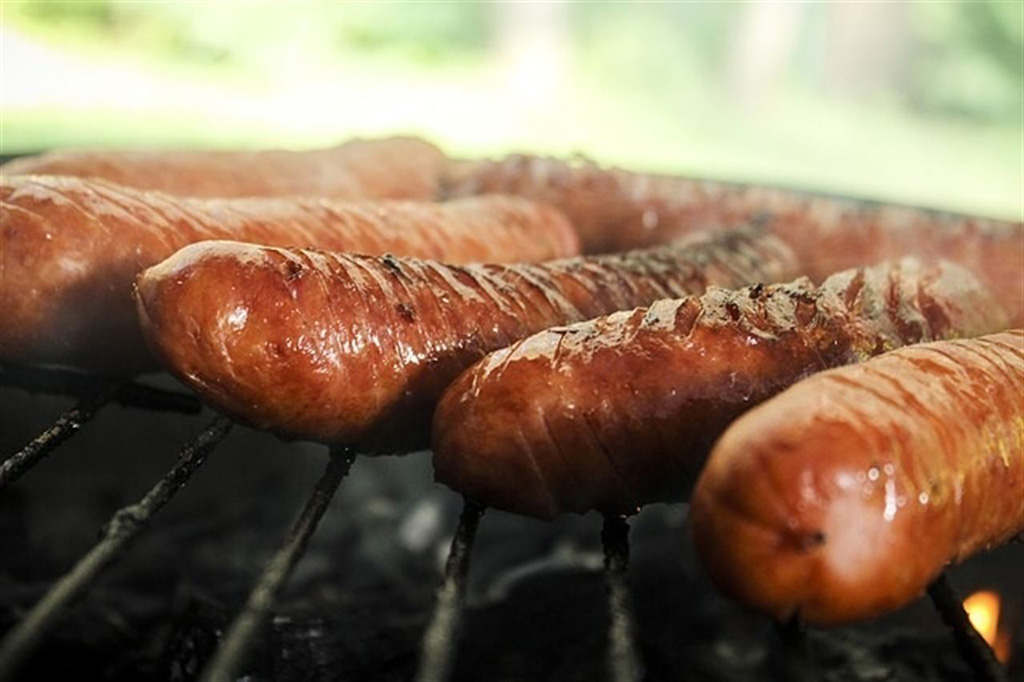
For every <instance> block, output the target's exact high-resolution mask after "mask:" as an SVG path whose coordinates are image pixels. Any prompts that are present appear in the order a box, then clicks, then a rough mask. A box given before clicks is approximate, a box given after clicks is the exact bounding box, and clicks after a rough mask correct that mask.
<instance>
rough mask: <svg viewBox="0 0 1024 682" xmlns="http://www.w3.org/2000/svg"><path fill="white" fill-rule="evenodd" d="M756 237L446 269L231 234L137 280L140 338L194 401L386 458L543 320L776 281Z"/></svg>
mask: <svg viewBox="0 0 1024 682" xmlns="http://www.w3.org/2000/svg"><path fill="white" fill-rule="evenodd" d="M793 265H794V264H793V262H792V259H791V257H790V255H789V252H788V251H787V250H786V248H785V247H784V246H782V245H781V244H780V243H779V242H778V241H777V240H775V239H774V238H771V237H767V236H764V235H762V234H760V233H759V232H758V231H754V230H743V231H736V232H727V231H721V232H719V233H716V234H715V235H711V236H701V235H694V236H693V237H692V238H691V239H689V240H688V241H685V242H681V243H679V244H675V245H671V246H664V247H660V248H656V249H651V250H648V251H635V252H631V253H626V254H620V255H615V256H603V257H592V258H577V259H568V260H560V261H553V262H550V263H547V264H539V265H471V266H467V267H453V266H447V265H441V264H439V263H436V262H432V261H421V260H413V259H399V258H393V257H384V258H369V257H361V256H354V255H346V254H329V253H320V252H314V251H302V250H297V249H291V250H286V249H272V248H266V247H259V246H250V245H245V244H238V243H233V242H206V243H203V244H197V245H194V246H190V247H187V248H185V249H183V250H182V251H180V252H178V253H177V254H175V255H174V256H173V257H172V258H170V259H168V260H166V261H164V262H163V263H161V264H160V265H157V266H155V267H153V268H150V269H149V270H147V271H146V272H145V273H143V275H142V276H141V277H140V278H139V281H138V301H139V314H140V317H141V320H142V326H143V329H144V332H145V334H146V336H147V338H148V340H149V342H150V345H151V347H152V348H153V350H154V352H155V353H156V355H157V356H158V357H159V358H160V359H161V360H162V361H163V363H164V365H165V366H166V367H167V368H168V369H169V370H170V371H171V372H173V373H174V374H176V375H177V376H179V377H180V378H182V380H183V381H185V382H186V383H188V384H189V385H190V386H192V387H193V388H194V389H195V390H196V391H197V392H198V393H199V394H200V396H201V397H203V398H205V399H206V400H207V401H208V402H210V403H211V404H212V405H214V406H215V407H217V408H218V409H221V410H223V411H225V412H227V413H229V414H232V415H234V416H236V417H238V418H240V419H242V420H244V421H247V422H249V423H251V424H254V425H256V426H258V427H262V428H268V429H272V430H275V431H278V432H280V433H283V434H286V435H291V436H295V437H301V438H306V439H311V440H319V441H326V442H345V443H349V444H353V445H357V446H358V447H360V448H361V449H363V450H369V451H375V452H393V451H400V450H407V449H410V448H423V447H426V446H427V445H429V437H428V428H429V425H430V417H431V415H432V413H433V408H434V404H435V402H436V400H437V398H438V396H439V395H440V394H441V391H442V390H443V389H444V388H445V386H446V385H447V384H448V383H449V382H450V381H451V380H452V379H454V378H455V377H456V376H457V375H458V374H459V372H461V371H462V370H463V369H465V368H466V367H467V366H469V365H470V364H472V363H473V362H475V361H476V360H478V359H480V358H481V357H483V355H484V354H485V353H487V352H488V351H491V350H494V349H496V348H501V347H502V346H506V345H508V344H509V343H512V342H513V341H515V340H516V339H520V338H523V337H525V336H527V335H529V334H531V333H533V332H536V331H538V330H540V329H544V328H547V327H550V326H552V325H555V324H563V323H567V322H575V321H578V320H583V319H587V318H591V317H595V316H597V315H601V314H604V313H607V312H609V311H612V310H619V309H623V308H631V307H633V306H636V305H638V304H642V303H649V302H651V301H654V300H656V299H659V298H665V297H666V296H682V295H685V294H688V293H693V292H699V291H703V290H704V289H705V287H707V286H708V285H709V284H724V285H727V286H738V285H741V284H744V283H749V282H754V281H772V280H776V279H779V278H780V277H788V276H790V275H791V273H792V271H793Z"/></svg>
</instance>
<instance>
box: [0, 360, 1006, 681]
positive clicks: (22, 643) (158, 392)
mask: <svg viewBox="0 0 1024 682" xmlns="http://www.w3.org/2000/svg"><path fill="white" fill-rule="evenodd" d="M0 384H3V385H9V386H15V387H18V388H23V389H26V390H29V391H31V392H41V393H51V394H58V395H72V396H76V397H79V403H78V404H77V405H76V406H75V407H74V408H72V409H71V410H69V411H68V412H66V413H64V414H63V415H61V416H60V417H59V418H58V419H57V420H56V422H55V423H54V425H53V426H51V427H50V428H48V429H47V430H46V431H44V432H43V433H42V434H40V435H39V436H37V437H36V438H35V439H33V441H32V442H31V443H30V444H29V445H28V446H26V447H25V448H23V449H22V450H21V451H19V452H18V453H16V454H15V455H13V456H11V457H10V458H8V459H7V460H6V461H4V463H3V464H2V465H0V491H2V490H3V489H4V488H5V487H6V486H7V485H9V484H10V483H12V482H14V481H15V480H17V478H19V477H20V476H21V475H22V474H23V473H24V472H25V471H27V470H29V469H30V468H31V467H32V466H33V465H35V464H36V463H38V462H39V461H41V460H42V459H43V458H45V457H46V455H47V454H49V453H50V452H52V451H53V450H54V449H55V448H56V447H57V446H59V445H60V444H61V443H62V442H64V441H65V440H67V439H68V438H70V437H71V436H72V435H74V433H76V432H77V431H78V430H79V428H80V427H81V426H82V425H83V424H84V423H86V422H88V421H89V419H91V418H92V417H93V416H94V415H95V413H96V412H97V411H98V410H99V409H100V408H102V407H103V406H104V405H106V404H108V403H109V402H117V403H119V404H122V405H124V406H128V407H136V408H140V409H149V410H165V411H170V412H179V413H186V414H190V413H196V412H199V411H200V410H201V405H200V403H199V402H198V400H196V399H195V397H194V396H191V395H188V394H184V393H177V392H173V391H165V390H163V389H158V388H154V387H150V386H146V385H144V384H138V383H135V382H125V383H121V384H110V383H104V382H102V381H101V380H100V379H98V378H96V377H91V376H89V375H85V374H82V373H78V372H70V371H66V370H51V369H36V368H11V367H0ZM231 426H232V423H231V421H230V420H229V419H227V418H226V417H217V418H216V419H215V420H214V421H213V422H212V423H210V424H209V425H208V426H207V427H206V428H205V429H204V430H203V431H202V432H201V433H200V434H199V436H197V437H196V438H195V439H194V440H193V441H191V442H190V443H188V444H186V445H185V446H184V447H183V448H182V450H181V453H180V454H179V458H178V462H177V463H176V464H175V465H174V467H173V468H172V469H171V470H170V471H168V472H167V473H166V474H165V475H164V476H163V477H162V478H161V479H160V480H159V481H158V482H157V483H156V484H155V485H154V486H153V488H151V489H150V490H149V492H148V493H146V495H145V496H144V497H143V498H142V499H141V500H140V501H139V502H137V503H135V504H133V505H129V506H127V507H124V508H122V509H120V510H119V511H117V512H116V513H115V514H114V516H113V517H112V518H111V520H110V522H109V523H108V524H107V525H106V526H105V528H104V529H103V535H102V537H101V539H100V541H99V542H98V543H97V544H96V545H95V546H94V547H93V548H92V549H91V550H89V552H87V553H86V554H85V555H84V556H82V558H81V559H79V561H78V563H76V564H75V566H74V567H73V568H72V569H71V570H70V571H68V572H67V573H66V574H65V575H64V576H63V577H62V578H60V579H59V580H57V582H56V583H54V585H53V586H52V587H51V588H50V590H49V591H48V592H47V594H46V595H45V596H44V597H43V598H42V599H41V600H40V601H39V602H38V603H37V604H36V605H35V606H34V607H33V608H32V609H31V610H30V611H29V613H28V614H27V615H26V616H25V617H24V618H23V619H22V620H21V622H20V623H18V624H17V625H15V626H13V627H12V628H11V629H10V630H9V631H8V632H7V633H6V635H5V637H4V639H3V640H2V641H0V682H6V681H7V680H11V679H13V678H14V675H15V674H16V673H17V671H18V669H19V668H20V667H21V666H22V664H24V663H25V661H26V660H27V658H28V657H29V656H30V655H31V653H32V652H33V651H34V649H35V648H36V647H37V646H38V645H39V644H40V643H41V642H42V640H43V639H44V638H45V637H46V635H47V633H48V632H49V631H50V630H51V629H52V627H53V626H54V625H55V624H56V623H57V622H58V621H59V620H60V617H61V616H62V615H63V614H64V613H65V612H66V611H67V609H68V608H70V607H71V606H72V605H73V604H74V603H75V602H76V601H77V600H79V599H81V598H82V597H83V596H84V594H85V592H86V591H87V590H88V589H89V588H90V587H91V586H92V585H93V583H94V582H95V581H96V579H97V578H98V576H99V575H100V574H101V573H102V572H103V570H104V569H106V568H107V567H109V566H110V565H111V564H113V563H114V562H115V561H116V560H117V559H118V558H120V557H122V556H123V555H124V554H125V553H126V551H127V549H128V548H129V546H130V544H131V543H132V542H133V541H134V540H135V539H136V538H137V537H138V535H139V534H141V532H142V531H143V530H144V529H145V528H146V527H147V526H148V522H149V521H150V519H151V518H152V516H153V515H154V514H155V513H156V512H158V511H159V510H160V509H161V508H163V507H164V506H165V505H166V504H167V503H168V502H169V501H170V500H171V498H172V497H173V496H174V495H175V493H177V491H178V490H180V489H181V488H182V487H183V486H184V485H185V484H186V483H187V482H188V480H189V479H190V478H191V476H192V475H193V474H194V473H195V472H196V471H197V470H198V469H199V467H200V466H201V465H202V464H203V462H204V461H205V460H206V458H207V456H208V455H209V453H210V452H211V451H212V450H213V449H214V447H215V446H216V445H217V444H218V443H219V442H221V441H222V440H223V439H224V437H225V436H226V435H227V433H228V432H229V431H230V429H231ZM354 459H355V453H354V452H353V451H352V450H350V449H348V448H338V449H332V451H331V456H330V460H329V462H328V464H327V467H326V469H325V471H324V473H323V475H322V476H321V477H320V479H319V480H318V481H317V483H316V485H315V486H314V488H313V491H312V493H311V495H310V497H309V499H308V500H307V502H306V504H305V506H304V508H303V510H302V512H301V514H300V515H299V518H298V519H297V520H296V522H295V524H294V525H293V526H292V528H291V530H290V532H289V534H288V536H287V537H286V539H285V542H284V544H283V545H282V546H281V548H280V549H279V551H278V552H277V554H276V555H275V556H274V558H273V559H272V560H271V561H270V563H268V565H267V566H266V568H265V569H264V570H263V572H262V573H261V575H260V576H259V578H258V579H257V581H256V583H255V585H254V587H253V589H252V591H251V593H250V596H249V599H248V601H247V602H246V605H245V606H244V607H243V609H242V611H241V612H240V613H239V614H238V616H237V617H236V618H235V620H234V622H233V623H232V625H231V627H230V629H229V630H228V632H227V634H226V635H225V637H224V639H223V641H222V643H221V646H220V647H219V648H218V650H217V651H216V653H215V655H214V657H213V659H212V660H211V661H210V664H209V665H208V666H207V667H206V669H205V670H204V671H203V675H202V679H203V680H206V681H210V682H213V681H216V682H220V681H222V680H231V679H234V678H236V677H237V675H238V673H239V672H240V671H241V668H242V666H243V665H244V663H245V658H246V655H247V653H248V652H249V650H250V648H251V646H252V644H253V642H254V640H255V638H256V636H257V635H258V633H259V631H260V627H261V626H262V624H263V623H264V621H265V619H266V617H267V615H268V614H269V612H270V609H271V608H272V607H273V605H274V603H275V601H276V599H277V596H278V594H279V593H280V591H281V589H282V588H283V586H284V585H285V584H286V582H287V580H288V578H289V576H290V575H291V572H292V570H293V569H294V567H295V566H296V564H297V562H298V561H299V560H300V559H301V557H302V555H303V554H304V552H305V550H306V547H307V545H308V541H309V539H310V537H311V536H312V534H313V532H314V531H315V530H316V527H317V525H318V523H319V521H320V519H321V518H322V517H323V514H324V513H325V512H326V510H327V507H328V505H329V504H330V502H331V500H332V499H333V497H334V494H335V492H336V491H337V489H338V487H339V486H340V484H341V482H342V480H343V479H344V478H345V476H346V475H347V474H348V472H349V471H350V469H351V466H352V463H353V461H354ZM483 513H484V507H483V506H481V505H479V504H478V503H475V502H472V501H469V500H466V501H465V503H464V505H463V510H462V513H461V515H460V518H459V524H458V527H457V529H456V532H455V535H454V536H453V538H452V544H451V548H450V551H449V554H448V559H447V561H446V565H445V571H444V576H443V579H442V583H441V585H440V587H439V589H438V594H437V601H436V604H435V608H434V611H433V613H432V615H431V619H430V623H429V625H428V627H427V628H426V630H425V632H424V635H423V637H422V639H421V656H420V661H419V665H418V668H417V672H416V680H418V682H445V681H446V680H449V679H450V678H451V675H452V671H453V666H454V661H455V653H456V648H457V644H458V634H459V628H460V626H461V621H462V612H463V609H464V599H465V590H466V579H467V574H468V571H469V565H470V554H471V552H472V547H473V542H474V539H475V536H476V531H477V527H478V525H479V522H480V519H481V517H482V515H483ZM628 535H629V526H628V524H627V522H626V519H625V518H623V517H620V516H605V518H604V525H603V528H602V532H601V539H602V544H603V548H604V554H605V557H604V579H605V584H606V586H607V593H608V614H609V631H608V650H607V670H608V678H609V680H611V681H612V682H638V681H639V680H641V679H643V677H644V666H643V664H642V661H641V657H640V655H639V651H638V647H637V644H636V627H635V618H634V614H633V609H632V603H631V599H630V592H629V588H628V585H627V580H626V576H627V573H628V568H629V537H628ZM928 594H929V596H930V597H931V599H932V601H933V603H934V604H935V607H936V609H937V610H938V611H939V614H940V615H941V617H942V619H943V621H944V622H945V624H946V626H947V627H948V629H949V630H950V631H951V632H952V634H953V637H954V639H955V640H956V643H957V648H958V650H959V652H960V654H961V656H962V657H963V658H964V659H965V660H966V661H967V663H968V664H969V665H970V666H971V669H972V670H973V671H974V672H975V674H976V676H977V678H978V679H979V680H981V681H982V682H1006V681H1007V679H1008V676H1007V673H1006V670H1005V669H1004V668H1003V666H1002V665H1001V664H1000V663H999V662H998V661H997V660H996V658H995V655H994V653H993V651H992V649H991V647H990V646H989V645H988V643H987V642H985V640H984V639H983V638H982V637H981V635H980V634H979V633H978V631H977V630H976V629H975V628H974V626H973V624H972V623H971V622H970V620H969V618H968V617H967V614H966V612H965V611H964V608H963V606H962V604H961V603H960V601H959V600H958V599H957V597H956V595H955V594H954V593H953V590H952V588H951V587H950V586H949V583H948V581H947V580H946V578H945V575H944V574H943V575H941V576H940V577H939V578H938V579H937V580H936V581H935V582H934V583H933V584H932V585H931V586H930V587H929V589H928ZM778 631H779V635H780V637H781V639H782V641H783V646H784V654H785V657H786V660H785V668H786V670H785V671H784V672H783V675H784V676H787V679H798V680H804V679H807V680H810V679H814V678H815V677H816V669H815V666H814V662H813V660H812V657H811V655H810V650H809V645H808V641H807V637H806V632H805V630H804V629H803V627H802V626H801V625H800V624H799V623H798V622H796V621H791V622H789V623H786V624H783V625H781V626H779V628H778Z"/></svg>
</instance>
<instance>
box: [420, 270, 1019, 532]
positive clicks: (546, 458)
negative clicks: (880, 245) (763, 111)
mask: <svg viewBox="0 0 1024 682" xmlns="http://www.w3.org/2000/svg"><path fill="white" fill-rule="evenodd" d="M1005 322H1006V317H1005V315H1003V314H1002V313H1001V311H999V308H998V306H997V305H995V304H994V303H993V301H992V297H991V296H990V295H989V294H988V292H986V291H984V290H983V288H982V287H981V285H980V284H978V283H977V282H976V280H975V279H974V278H973V277H972V276H971V275H970V274H969V273H968V272H967V271H965V270H964V269H963V268H960V267H959V266H956V265H952V264H949V263H945V264H941V265H936V266H930V267H925V266H922V265H921V264H920V263H919V262H917V261H915V260H911V259H907V260H904V261H902V262H896V263H892V264H883V265H879V266H876V267H872V268H867V269H859V270H848V271H845V272H842V273H838V274H836V275H834V276H832V277H830V278H828V279H827V280H826V281H825V282H824V283H823V284H822V285H821V286H820V287H815V286H814V285H812V284H811V283H810V282H809V281H808V280H807V279H799V280H797V281H796V282H793V283H791V284H780V285H770V286H755V287H751V288H747V289H740V290H735V291H730V290H727V289H720V288H717V287H716V288H712V289H710V290H709V291H708V292H707V293H705V294H704V295H703V296H693V297H690V298H686V299H681V300H665V301H658V302H657V303H655V304H654V305H653V306H651V307H649V308H640V309H637V310H633V311H628V312H621V313H616V314H614V315H610V316H608V317H604V318H599V319H597V320H591V321H588V322H583V323H580V324H576V325H572V326H570V327H560V328H555V329H551V330H548V331H544V332H541V333H539V334H537V335H535V336H532V337H530V338H528V339H525V340H523V341H521V342H519V343H517V344H516V345H514V346H511V347H510V348H505V349H503V350H501V351H498V352H496V353H493V354H491V355H490V356H488V357H487V358H485V359H484V360H483V361H481V362H479V363H478V364H476V365H475V366H474V367H472V368H471V369H469V370H468V371H466V372H465V373H464V374H462V376H460V377H459V378H458V379H457V380H456V381H455V382H454V383H453V384H452V385H451V387H449V388H448V390H447V391H446V392H445V394H444V396H443V397H442V399H441V401H440V402H439V404H438V408H437V412H436V413H435V417H434V429H433V441H434V446H433V449H434V469H435V471H436V477H437V479H438V480H439V481H441V482H442V483H445V484H447V485H448V486H450V487H451V488H453V489H455V490H457V491H459V492H461V493H463V494H464V495H466V496H468V497H470V498H473V499H476V500H478V501H480V502H483V503H485V504H488V505H490V506H494V507H497V508H500V509H504V510H507V511H513V512H518V513H521V514H528V515H530V516H538V517H541V518H551V517H554V516H556V515H558V514H563V513H567V512H577V513H585V512H587V511H590V510H591V509H598V510H600V511H603V512H609V513H616V514H628V513H633V512H635V511H636V510H637V508H638V507H639V506H641V505H643V504H647V503H649V502H656V501H671V500H679V499H683V498H684V497H685V496H686V494H687V493H688V492H689V489H690V487H691V486H692V484H693V481H694V479H695V478H696V476H697V474H698V473H699V472H700V468H701V466H702V465H703V463H704V460H705V458H706V457H707V454H708V452H709V451H710V449H711V445H712V443H714V441H715V439H716V438H717V437H718V436H719V435H721V433H722V431H724V430H725V428H726V426H727V425H728V424H729V422H731V421H732V420H733V419H735V418H736V417H737V416H738V415H740V414H741V413H743V412H744V411H746V410H747V409H749V408H751V407H752V406H754V405H756V404H757V403H759V402H761V401H763V400H765V399H766V398H768V397H770V396H772V395H774V394H775V393H778V392H779V391H781V390H782V389H784V388H785V387H787V386H789V385H790V384H792V383H793V382H795V381H797V380H799V379H801V378H802V377H804V376H806V375H808V374H810V373H813V372H816V371H819V370H822V369H827V368H830V367H836V366H839V365H845V364H848V363H851V362H856V361H858V360H863V359H865V358H868V357H870V356H873V355H877V354H878V353H880V352H883V351H885V350H888V349H891V348H895V347H898V346H903V345H906V344H908V343H915V342H918V341H929V340H933V339H940V338H948V337H953V336H963V335H974V334H981V333H985V332H988V331H991V330H993V329H1002V328H1004V325H1005Z"/></svg>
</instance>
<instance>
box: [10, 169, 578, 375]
mask: <svg viewBox="0 0 1024 682" xmlns="http://www.w3.org/2000/svg"><path fill="white" fill-rule="evenodd" d="M0 231H2V242H0V316H2V319H3V324H2V325H0V358H2V359H3V360H4V361H19V362H59V363H65V364H77V365H83V366H86V367H89V368H92V369H99V370H104V371H114V372H132V371H135V370H140V369H146V368H148V367H155V362H154V361H153V360H152V358H151V357H150V356H149V355H148V353H147V352H146V348H145V345H144V343H143V342H142V338H141V337H140V335H139V331H138V321H137V318H136V315H135V306H134V303H133V302H132V298H131V286H132V283H133V281H134V279H135V276H136V275H137V274H138V273H140V272H141V271H142V270H143V269H144V268H146V267H148V266H150V265H153V264H155V263H159V262H160V261H161V260H163V259H164V258H167V257H168V256H170V255H171V254H173V253H174V252H175V251H177V250H178V249H179V248H181V247H183V246H185V245H187V244H191V243H193V242H196V241H200V240H204V239H244V240H248V241H258V242H261V243H266V244H275V245H279V246H287V245H293V244H294V245H299V246H315V247H322V248H329V249H336V250H351V251H357V252H361V253H369V254H383V253H386V252H394V253H400V254H403V255H409V256H420V257H424V258H445V259H447V260H450V261H453V262H457V263H465V262H473V261H524V260H525V261H532V260H546V259H549V258H553V257H559V256H570V255H574V254H575V253H577V252H578V251H577V240H576V236H575V233H574V231H573V229H572V227H571V226H570V225H569V223H568V221H566V220H565V218H564V217H563V216H562V215H561V214H559V213H558V212H557V211H556V210H555V209H551V208H547V207H544V206H540V205H537V204H533V203H530V202H528V201H526V200H525V199H516V198H512V197H490V198H479V199H474V200H460V201H454V202H451V203H449V204H432V203H413V202H384V203H372V204H371V203H362V204H360V203H339V202H331V201H329V200H326V199H325V200H314V199H296V198H274V199H219V200H218V199H196V198H185V197H175V196H171V195H168V194H163V193H160V192H142V191H137V190H131V189H127V188H122V187H118V186H117V185H113V184H111V183H107V182H104V181H100V180H92V181H90V180H83V179H79V178H63V177H59V176H26V177H20V176H15V177H11V178H4V179H3V180H2V181H0Z"/></svg>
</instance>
